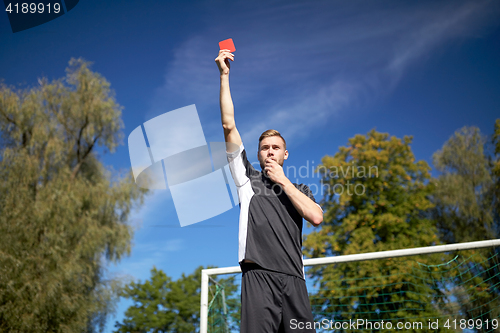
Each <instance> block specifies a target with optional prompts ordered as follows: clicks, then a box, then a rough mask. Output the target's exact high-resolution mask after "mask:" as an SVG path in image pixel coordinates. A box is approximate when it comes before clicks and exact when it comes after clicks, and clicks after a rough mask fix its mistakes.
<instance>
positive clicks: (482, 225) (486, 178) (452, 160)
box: [433, 127, 495, 243]
mask: <svg viewBox="0 0 500 333" xmlns="http://www.w3.org/2000/svg"><path fill="white" fill-rule="evenodd" d="M485 144H486V138H485V137H484V136H483V135H481V132H480V130H479V129H478V128H477V127H464V128H462V129H460V130H458V131H456V132H455V134H454V135H453V136H452V137H451V138H450V139H449V140H448V141H447V142H446V143H445V144H444V145H443V147H442V148H441V149H440V150H439V151H437V152H436V153H434V155H433V162H434V166H435V167H436V169H437V170H438V171H440V173H441V174H440V175H439V177H438V178H437V183H436V184H437V186H436V190H435V193H434V194H433V202H434V204H435V208H434V209H433V218H434V219H435V220H436V221H437V223H438V229H439V234H440V238H441V239H442V240H443V242H445V243H461V242H470V241H478V240H484V239H491V238H494V237H495V232H494V229H493V215H492V214H493V212H492V205H491V202H490V200H491V199H490V193H491V190H492V185H493V181H492V176H491V167H490V162H489V161H488V158H487V156H486V155H485V152H484V146H485Z"/></svg>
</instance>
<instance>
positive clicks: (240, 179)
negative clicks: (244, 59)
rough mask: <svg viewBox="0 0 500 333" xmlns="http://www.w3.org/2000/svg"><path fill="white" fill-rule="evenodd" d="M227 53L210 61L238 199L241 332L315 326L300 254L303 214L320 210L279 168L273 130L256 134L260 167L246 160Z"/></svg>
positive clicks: (279, 147) (314, 217)
mask: <svg viewBox="0 0 500 333" xmlns="http://www.w3.org/2000/svg"><path fill="white" fill-rule="evenodd" d="M229 60H231V61H234V54H232V53H230V52H229V50H220V51H219V55H218V57H217V58H216V59H215V62H216V63H217V66H218V67H219V71H220V109H221V120H222V127H223V128H224V138H225V141H226V148H227V158H228V161H229V167H230V170H231V174H232V176H233V179H234V182H235V184H236V187H237V188H238V196H239V201H240V221H239V249H238V261H239V264H240V266H241V270H242V272H243V275H242V279H241V328H240V332H241V333H274V332H280V333H281V332H294V333H297V332H316V331H315V329H314V320H313V316H312V312H311V305H310V302H309V297H308V294H307V289H306V283H305V276H304V265H303V262H302V225H303V224H302V222H303V220H302V219H303V218H304V219H306V220H307V221H309V222H310V223H311V224H313V225H314V226H318V225H319V224H320V223H321V222H323V211H322V209H321V207H320V206H319V205H318V204H317V203H316V202H315V200H314V196H313V195H312V193H311V191H310V189H309V187H308V186H307V185H304V184H300V185H298V184H293V183H292V182H290V180H288V178H287V177H286V176H285V174H284V173H283V162H284V161H285V160H286V159H287V158H288V151H287V150H286V142H285V139H284V138H283V137H282V136H281V134H280V133H279V132H278V131H275V130H267V131H265V132H264V133H262V135H261V136H260V138H259V150H258V154H257V157H258V160H259V162H260V166H261V168H262V171H257V170H256V169H255V168H254V167H253V166H252V165H251V164H250V162H249V161H248V159H247V154H246V151H245V148H244V146H243V143H242V141H241V137H240V134H239V133H238V130H237V129H236V125H235V121H234V106H233V101H232V99H231V93H230V90H229V69H230V65H229ZM292 323H293V325H292ZM302 327H303V328H304V329H301V328H302Z"/></svg>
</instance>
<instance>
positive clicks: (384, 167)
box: [304, 130, 440, 320]
mask: <svg viewBox="0 0 500 333" xmlns="http://www.w3.org/2000/svg"><path fill="white" fill-rule="evenodd" d="M411 141H412V138H411V137H408V136H405V137H404V138H403V139H399V138H397V137H394V136H392V137H389V135H388V134H387V133H379V132H376V131H375V130H371V131H370V132H369V133H368V134H366V135H356V136H355V137H353V138H351V139H349V142H348V144H347V145H346V146H343V147H340V148H339V151H338V152H337V153H336V154H335V155H334V156H325V157H324V158H323V159H322V164H321V165H320V166H318V169H317V170H318V172H319V173H320V174H321V176H322V188H323V189H326V194H325V199H324V200H323V203H322V204H323V207H324V210H325V213H324V221H323V223H322V225H321V227H320V228H319V229H318V230H317V231H313V232H311V233H310V234H308V235H307V236H306V238H305V241H304V254H305V255H307V256H309V257H322V256H335V255H346V254H357V253H366V252H378V251H387V250H395V249H404V248H412V247H421V246H430V245H433V244H436V243H437V242H438V239H437V237H436V228H435V225H434V222H433V221H432V220H430V219H428V218H426V212H427V211H428V210H429V209H430V208H432V207H433V205H432V203H431V202H430V201H429V196H430V194H431V193H432V192H433V190H434V186H433V184H432V183H431V182H429V180H430V174H429V171H430V167H429V166H428V164H427V163H426V162H425V161H415V157H414V155H413V153H412V151H411V147H410V144H411ZM421 261H422V262H423V263H426V264H434V263H437V262H440V261H439V260H438V258H437V257H435V256H427V257H425V258H422V260H421ZM309 273H311V274H312V277H313V279H314V281H315V283H316V285H317V286H318V289H319V290H318V292H317V293H316V294H315V295H314V296H313V301H312V305H313V306H315V307H317V308H319V309H321V311H322V312H326V313H328V316H327V317H328V318H329V319H332V314H333V317H334V319H335V320H347V319H352V320H355V319H356V318H362V319H365V320H382V319H389V318H395V317H399V318H411V317H415V316H417V315H420V316H423V317H426V318H431V317H432V316H433V315H435V314H436V312H437V309H436V308H435V307H434V306H433V305H432V303H431V299H429V298H428V296H426V295H425V293H423V292H422V291H425V290H426V291H428V286H426V285H425V284H422V282H421V280H420V278H421V277H419V276H415V273H414V272H413V271H412V267H411V265H409V264H405V263H404V261H403V262H402V263H401V262H400V261H399V260H391V259H388V260H384V261H361V262H354V263H346V264H333V265H326V266H320V267H316V268H314V269H312V270H310V271H309ZM408 279H409V280H408Z"/></svg>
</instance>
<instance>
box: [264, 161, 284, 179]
mask: <svg viewBox="0 0 500 333" xmlns="http://www.w3.org/2000/svg"><path fill="white" fill-rule="evenodd" d="M264 171H265V172H266V175H267V176H268V177H269V179H271V180H272V181H273V182H275V183H276V184H280V185H284V184H285V183H286V182H289V180H288V178H286V176H285V173H284V172H283V167H282V166H281V165H279V164H278V162H276V161H275V160H273V159H272V158H266V166H265V167H264Z"/></svg>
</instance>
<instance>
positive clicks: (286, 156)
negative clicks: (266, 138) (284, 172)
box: [284, 150, 288, 160]
mask: <svg viewBox="0 0 500 333" xmlns="http://www.w3.org/2000/svg"><path fill="white" fill-rule="evenodd" d="M284 158H285V160H286V159H287V158H288V150H285V156H284Z"/></svg>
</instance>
